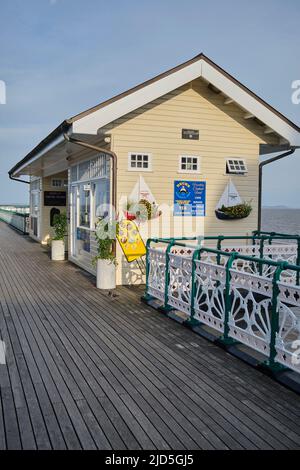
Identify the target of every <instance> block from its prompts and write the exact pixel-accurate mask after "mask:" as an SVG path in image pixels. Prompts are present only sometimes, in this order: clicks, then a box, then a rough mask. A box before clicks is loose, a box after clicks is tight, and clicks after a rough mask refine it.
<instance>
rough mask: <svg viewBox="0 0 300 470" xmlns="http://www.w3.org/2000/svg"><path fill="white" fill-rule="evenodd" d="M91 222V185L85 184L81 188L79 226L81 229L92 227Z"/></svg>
mask: <svg viewBox="0 0 300 470" xmlns="http://www.w3.org/2000/svg"><path fill="white" fill-rule="evenodd" d="M90 220H91V195H90V185H89V184H84V185H81V186H80V200H79V225H80V226H81V227H90Z"/></svg>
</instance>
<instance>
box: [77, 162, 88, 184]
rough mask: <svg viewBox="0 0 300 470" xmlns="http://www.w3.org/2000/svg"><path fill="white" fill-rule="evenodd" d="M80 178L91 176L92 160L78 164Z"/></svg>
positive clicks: (85, 178) (84, 178)
mask: <svg viewBox="0 0 300 470" xmlns="http://www.w3.org/2000/svg"><path fill="white" fill-rule="evenodd" d="M78 172H79V175H78V176H79V180H87V179H89V177H90V162H89V161H88V162H82V163H79V166H78Z"/></svg>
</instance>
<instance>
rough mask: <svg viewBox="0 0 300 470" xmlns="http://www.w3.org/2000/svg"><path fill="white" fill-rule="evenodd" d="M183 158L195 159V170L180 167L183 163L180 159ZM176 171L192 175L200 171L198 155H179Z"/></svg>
mask: <svg viewBox="0 0 300 470" xmlns="http://www.w3.org/2000/svg"><path fill="white" fill-rule="evenodd" d="M183 158H194V159H197V170H184V169H182V165H183V164H184V162H183V161H182V159H183ZM186 163H187V162H186ZM191 163H192V162H191ZM192 164H193V165H194V163H192ZM178 173H185V174H192V175H193V174H199V173H201V157H199V155H179V159H178Z"/></svg>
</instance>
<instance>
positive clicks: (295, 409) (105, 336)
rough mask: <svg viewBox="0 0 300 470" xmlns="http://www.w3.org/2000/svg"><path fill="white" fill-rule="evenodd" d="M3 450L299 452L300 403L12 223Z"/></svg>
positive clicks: (132, 292)
mask: <svg viewBox="0 0 300 470" xmlns="http://www.w3.org/2000/svg"><path fill="white" fill-rule="evenodd" d="M0 236H1V246H0V293H1V295H0V337H1V336H2V337H5V341H7V343H8V346H9V351H10V353H9V355H8V361H7V364H6V365H5V366H0V393H1V395H0V448H1V446H2V447H3V448H26V449H31V448H32V449H34V448H54V449H65V448H68V449H79V448H85V449H94V448H100V449H102V448H103V449H110V448H112V449H126V448H127V449H132V450H133V449H140V448H143V449H151V450H152V449H156V448H159V449H166V450H167V449H174V450H175V449H178V450H179V449H191V450H192V449H197V448H199V449H255V448H259V449H271V448H274V449H297V448H299V445H300V425H299V416H300V399H299V397H298V396H296V395H295V394H294V393H292V392H290V391H288V390H286V389H283V387H281V386H279V385H278V384H276V383H274V382H272V381H271V380H270V379H269V378H268V377H265V376H263V375H262V374H260V373H258V372H257V371H254V370H253V369H251V368H249V367H248V366H246V365H245V364H243V363H241V362H240V361H238V360H236V359H235V358H233V357H231V356H228V355H226V354H225V353H224V351H222V350H220V349H218V348H217V347H215V346H214V345H211V344H210V343H208V342H206V341H205V340H203V339H202V338H200V337H197V336H196V335H195V334H194V333H193V332H191V331H189V330H187V329H184V328H183V327H182V326H180V325H178V324H176V323H174V322H172V321H170V320H169V319H167V318H165V317H163V316H161V315H160V314H158V313H157V312H155V311H154V310H152V309H150V308H149V307H147V306H145V305H144V304H141V302H140V300H139V296H140V295H141V289H140V288H134V289H129V288H124V287H122V288H118V290H117V295H118V297H116V298H115V299H111V298H109V297H108V296H107V295H104V294H103V293H101V292H99V291H97V290H96V289H95V288H94V279H93V278H92V277H91V276H90V275H86V273H84V272H82V271H81V270H79V269H78V268H76V267H75V266H73V265H71V264H70V263H53V262H51V261H50V260H49V258H48V256H47V254H46V253H45V251H44V250H41V249H40V247H39V246H38V245H37V244H34V243H31V242H29V240H28V239H26V238H23V237H20V236H19V235H18V234H17V233H15V232H12V231H11V230H10V229H9V228H7V227H6V226H5V225H4V224H0Z"/></svg>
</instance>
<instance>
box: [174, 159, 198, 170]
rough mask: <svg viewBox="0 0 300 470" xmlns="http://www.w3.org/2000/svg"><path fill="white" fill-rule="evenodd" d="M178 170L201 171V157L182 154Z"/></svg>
mask: <svg viewBox="0 0 300 470" xmlns="http://www.w3.org/2000/svg"><path fill="white" fill-rule="evenodd" d="M178 171H179V173H200V157H194V156H187V155H184V156H183V155H181V156H180V157H179V168H178Z"/></svg>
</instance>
